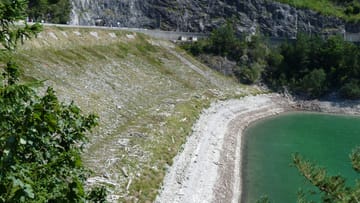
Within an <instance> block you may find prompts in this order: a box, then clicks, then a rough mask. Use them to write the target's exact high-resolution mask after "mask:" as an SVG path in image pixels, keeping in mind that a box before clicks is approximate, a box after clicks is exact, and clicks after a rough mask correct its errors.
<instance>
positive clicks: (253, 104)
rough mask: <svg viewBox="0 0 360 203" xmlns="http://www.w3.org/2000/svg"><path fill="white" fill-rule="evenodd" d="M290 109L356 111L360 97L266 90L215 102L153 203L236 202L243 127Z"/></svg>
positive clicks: (204, 114)
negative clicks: (317, 96)
mask: <svg viewBox="0 0 360 203" xmlns="http://www.w3.org/2000/svg"><path fill="white" fill-rule="evenodd" d="M289 111H312V112H323V113H335V114H347V115H360V101H341V100H333V101H320V100H300V99H293V98H291V97H287V96H286V95H279V94H266V95H257V96H247V97H244V98H241V99H238V100H229V101H222V102H218V103H215V104H213V105H211V107H210V108H209V109H207V110H205V111H204V112H203V113H202V115H201V116H200V118H199V120H198V121H197V123H196V124H195V125H194V128H193V134H192V135H191V136H190V137H189V138H188V140H187V142H186V143H185V145H184V150H183V151H182V152H180V153H179V154H178V155H177V156H176V157H175V158H174V164H173V165H172V166H171V167H170V168H169V169H168V173H167V175H166V177H165V179H164V182H163V187H162V188H161V191H160V192H159V193H160V194H159V195H158V197H157V199H156V201H155V202H189V203H191V202H239V200H241V198H242V195H241V194H242V188H243V185H242V174H241V165H242V164H241V162H242V150H243V147H242V145H243V144H242V143H243V142H242V140H243V131H244V129H245V128H246V127H247V126H249V125H250V124H251V123H253V122H255V121H257V120H260V119H263V118H267V117H270V116H274V115H277V114H280V113H283V112H289Z"/></svg>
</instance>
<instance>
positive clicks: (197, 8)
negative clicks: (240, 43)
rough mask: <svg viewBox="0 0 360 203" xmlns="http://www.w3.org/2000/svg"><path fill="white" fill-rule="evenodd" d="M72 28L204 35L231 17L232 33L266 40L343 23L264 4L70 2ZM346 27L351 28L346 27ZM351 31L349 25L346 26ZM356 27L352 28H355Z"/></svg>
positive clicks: (237, 0) (251, 0)
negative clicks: (259, 34) (260, 35)
mask: <svg viewBox="0 0 360 203" xmlns="http://www.w3.org/2000/svg"><path fill="white" fill-rule="evenodd" d="M72 2H73V12H72V24H78V25H95V21H96V20H98V21H99V20H100V19H101V21H102V22H104V23H105V25H107V26H114V27H118V26H120V27H137V28H148V29H159V28H160V29H162V30H173V31H184V32H187V31H191V32H209V31H211V30H212V29H213V28H214V27H218V26H220V25H222V24H224V23H225V22H226V20H227V19H232V20H234V21H235V22H236V26H237V30H238V32H245V33H254V32H256V31H257V30H259V31H261V32H262V33H264V34H266V35H269V36H276V37H294V36H295V35H296V33H297V32H305V33H310V34H311V33H333V32H336V33H342V32H344V31H345V27H346V25H345V23H344V22H343V21H342V20H339V19H337V18H334V17H326V16H322V15H320V14H318V13H316V12H313V11H310V10H305V9H296V8H293V7H290V6H289V5H285V4H281V3H278V2H273V1H270V0H122V1H117V0H73V1H72ZM348 27H350V28H351V26H348ZM352 27H354V26H352ZM355 28H356V26H355Z"/></svg>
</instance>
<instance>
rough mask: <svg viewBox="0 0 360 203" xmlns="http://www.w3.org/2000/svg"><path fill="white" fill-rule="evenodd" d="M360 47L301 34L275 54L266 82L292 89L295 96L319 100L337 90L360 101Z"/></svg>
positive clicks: (265, 78) (335, 38)
mask: <svg viewBox="0 0 360 203" xmlns="http://www.w3.org/2000/svg"><path fill="white" fill-rule="evenodd" d="M359 58H360V48H359V46H356V45H354V44H352V43H349V42H344V41H343V39H342V38H340V37H336V36H334V37H330V38H329V39H327V40H324V39H322V38H319V37H309V36H305V35H299V36H298V38H297V41H296V42H294V43H287V44H283V45H282V46H280V48H279V52H278V53H275V52H274V54H273V56H272V59H271V61H274V62H271V63H269V68H268V69H267V71H266V74H264V80H265V81H266V82H267V83H268V84H269V85H270V86H271V87H276V88H280V87H283V86H287V87H289V88H290V89H291V90H293V91H294V92H296V93H300V94H304V95H306V96H311V97H317V96H321V95H324V94H327V93H330V92H334V91H338V92H339V93H340V94H341V96H343V97H345V98H350V99H357V98H360V81H359V78H360V61H359Z"/></svg>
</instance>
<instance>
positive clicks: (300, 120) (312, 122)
mask: <svg viewBox="0 0 360 203" xmlns="http://www.w3.org/2000/svg"><path fill="white" fill-rule="evenodd" d="M245 135H246V136H245V137H244V141H245V142H244V148H243V169H242V170H243V173H242V174H243V177H242V181H243V184H242V185H243V196H242V198H243V200H245V201H244V202H256V200H257V199H259V198H260V197H261V196H263V195H266V196H268V197H269V198H270V200H272V202H296V198H297V192H298V189H299V188H303V189H304V190H305V191H307V190H309V189H314V187H312V186H310V184H308V183H307V182H306V181H305V179H304V178H303V177H301V176H300V175H299V173H298V171H297V169H296V168H295V167H292V166H291V162H292V156H291V155H292V154H293V153H296V152H299V153H300V154H301V155H303V156H304V157H305V158H306V159H309V160H311V161H313V162H316V163H318V164H319V165H321V166H323V167H326V168H328V171H329V173H330V174H331V175H337V174H342V175H344V176H345V177H346V178H347V180H348V184H354V183H355V179H356V178H358V177H359V176H358V175H357V174H356V172H355V171H353V169H352V167H351V163H350V159H349V154H350V152H351V151H352V149H353V148H355V147H356V146H357V145H360V117H355V116H342V115H331V114H320V113H299V112H297V113H285V114H282V115H280V116H276V117H272V118H269V119H265V120H261V121H259V122H256V123H254V124H253V125H251V126H250V127H249V128H248V129H247V130H246V132H245Z"/></svg>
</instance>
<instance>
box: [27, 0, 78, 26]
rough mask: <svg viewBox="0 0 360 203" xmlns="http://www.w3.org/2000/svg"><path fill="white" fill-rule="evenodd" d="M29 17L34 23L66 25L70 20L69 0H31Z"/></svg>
mask: <svg viewBox="0 0 360 203" xmlns="http://www.w3.org/2000/svg"><path fill="white" fill-rule="evenodd" d="M28 5H29V8H28V9H27V15H28V17H29V18H30V19H32V20H34V21H37V22H39V21H41V20H44V21H45V22H51V23H60V24H66V23H67V22H69V20H70V12H71V1H69V0H30V1H29V4H28Z"/></svg>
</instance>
